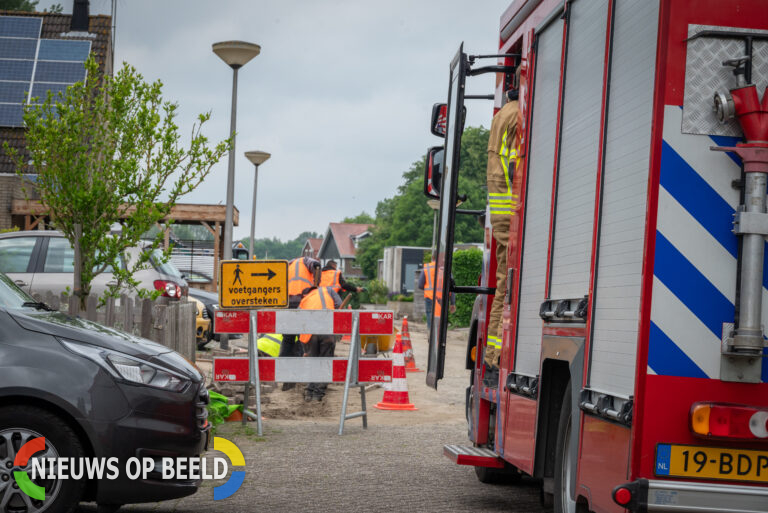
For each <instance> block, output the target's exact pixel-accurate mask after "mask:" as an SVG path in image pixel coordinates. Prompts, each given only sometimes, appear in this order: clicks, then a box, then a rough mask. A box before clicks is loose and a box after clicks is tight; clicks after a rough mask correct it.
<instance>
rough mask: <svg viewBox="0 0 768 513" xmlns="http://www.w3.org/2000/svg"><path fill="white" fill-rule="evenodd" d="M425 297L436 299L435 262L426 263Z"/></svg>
mask: <svg viewBox="0 0 768 513" xmlns="http://www.w3.org/2000/svg"><path fill="white" fill-rule="evenodd" d="M424 297H425V298H427V299H434V297H435V263H434V262H429V263H428V264H424Z"/></svg>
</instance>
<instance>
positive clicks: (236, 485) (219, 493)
mask: <svg viewBox="0 0 768 513" xmlns="http://www.w3.org/2000/svg"><path fill="white" fill-rule="evenodd" d="M213 448H214V450H216V451H221V452H223V453H224V454H225V455H226V456H227V458H229V461H231V462H232V465H234V466H236V467H244V466H245V458H244V457H243V453H242V452H241V451H240V449H239V448H238V447H237V446H236V445H235V444H233V443H232V442H230V441H229V440H227V439H226V438H220V437H218V436H217V437H214V438H213ZM243 481H245V471H244V470H233V471H232V475H231V476H229V479H228V480H227V482H226V483H224V484H223V485H221V486H217V487H216V488H214V489H213V500H215V501H219V500H222V499H226V498H227V497H230V496H232V495H233V494H234V493H235V492H236V491H238V490H239V489H240V487H241V486H243Z"/></svg>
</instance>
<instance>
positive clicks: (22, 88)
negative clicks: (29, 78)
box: [0, 80, 29, 103]
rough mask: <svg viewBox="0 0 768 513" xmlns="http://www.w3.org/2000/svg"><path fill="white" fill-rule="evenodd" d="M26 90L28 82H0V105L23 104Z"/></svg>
mask: <svg viewBox="0 0 768 513" xmlns="http://www.w3.org/2000/svg"><path fill="white" fill-rule="evenodd" d="M28 90H29V82H6V81H4V80H3V81H0V103H24V102H25V101H27V91H28Z"/></svg>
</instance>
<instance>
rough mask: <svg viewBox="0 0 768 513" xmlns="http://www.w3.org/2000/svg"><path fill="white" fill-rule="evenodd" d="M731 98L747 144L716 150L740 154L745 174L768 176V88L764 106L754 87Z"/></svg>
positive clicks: (732, 94)
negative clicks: (765, 174) (764, 174)
mask: <svg viewBox="0 0 768 513" xmlns="http://www.w3.org/2000/svg"><path fill="white" fill-rule="evenodd" d="M731 96H732V97H733V107H734V111H735V114H736V119H738V120H739V124H740V125H741V129H742V131H743V132H744V138H745V139H746V140H747V142H746V143H739V144H737V145H736V146H731V147H723V146H717V147H712V149H713V150H717V151H732V152H734V153H736V154H737V155H738V156H739V157H741V160H742V162H744V172H745V173H768V88H766V90H765V92H763V102H762V105H761V104H760V101H759V99H758V97H757V87H756V86H754V85H750V86H745V87H739V88H738V89H731Z"/></svg>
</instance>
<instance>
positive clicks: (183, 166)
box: [5, 57, 229, 307]
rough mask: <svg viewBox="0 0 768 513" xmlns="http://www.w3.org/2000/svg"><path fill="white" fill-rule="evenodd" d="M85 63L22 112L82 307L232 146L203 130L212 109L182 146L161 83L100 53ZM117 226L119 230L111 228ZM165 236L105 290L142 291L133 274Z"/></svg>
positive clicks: (19, 163)
mask: <svg viewBox="0 0 768 513" xmlns="http://www.w3.org/2000/svg"><path fill="white" fill-rule="evenodd" d="M85 67H86V71H87V76H86V79H85V80H84V81H83V82H79V83H77V84H74V85H73V86H70V87H68V88H67V90H66V91H65V92H64V93H58V94H57V95H56V96H54V95H52V94H51V93H50V92H49V93H48V96H47V98H46V99H45V100H44V101H43V102H42V103H41V104H40V105H34V104H32V105H30V106H29V107H28V108H26V109H25V112H24V124H25V125H26V127H27V132H26V137H27V148H28V150H29V152H30V155H31V162H30V163H31V167H32V170H34V172H35V173H37V184H36V188H37V191H38V193H39V194H40V200H41V202H42V203H43V205H45V207H46V208H47V211H48V214H49V215H50V217H51V222H52V224H53V225H54V227H55V228H57V229H58V230H60V231H61V232H63V233H64V235H65V236H66V237H67V239H68V240H69V242H70V243H71V244H72V247H73V248H74V250H75V273H74V275H75V276H74V284H73V285H74V286H73V291H74V294H75V295H76V296H78V297H79V298H80V304H81V307H84V306H85V304H86V300H87V297H88V295H89V293H90V290H91V281H92V280H93V278H94V277H95V276H97V275H98V274H100V273H102V272H104V271H105V269H107V267H109V266H112V264H114V263H115V262H117V261H118V259H119V258H120V257H121V256H122V255H124V254H125V250H126V249H128V248H130V247H134V246H137V245H139V242H140V240H141V236H142V234H144V233H145V232H147V231H148V230H149V229H150V228H151V227H152V226H154V225H155V224H156V223H159V222H161V221H162V220H163V219H165V218H166V217H167V216H168V214H169V213H170V210H171V208H172V207H173V205H174V204H175V203H176V201H177V200H178V199H179V198H181V197H182V196H184V195H185V194H187V193H189V192H190V191H192V190H193V189H194V188H195V187H197V186H198V185H199V184H200V183H201V182H202V181H203V180H204V179H205V177H206V176H208V173H209V172H210V170H211V167H212V166H213V165H214V164H215V163H216V162H218V161H219V160H220V159H221V157H222V156H223V155H224V154H226V152H227V150H228V149H229V141H222V142H219V143H217V144H216V145H215V146H211V145H209V143H208V139H207V138H206V137H205V136H204V135H203V134H202V132H201V129H202V125H203V124H204V123H205V122H206V121H207V120H208V119H209V117H210V114H201V115H200V116H199V117H198V121H197V122H196V123H195V125H194V126H193V128H192V132H191V137H190V140H189V142H188V143H187V144H184V145H182V142H181V135H180V134H179V127H178V126H177V125H176V123H175V117H176V110H177V105H176V104H175V103H171V102H169V101H166V100H165V99H164V98H163V96H162V83H161V82H159V81H157V82H154V83H147V82H145V81H144V78H143V77H142V76H141V75H140V74H139V73H138V72H137V71H136V70H135V69H134V68H133V67H131V66H129V65H128V64H124V65H123V68H122V69H121V70H120V71H119V72H118V73H117V74H116V75H115V76H114V77H109V76H103V75H101V74H100V73H99V69H98V65H97V64H96V61H95V60H94V59H93V57H91V58H89V59H88V61H87V62H86V64H85ZM5 149H6V151H7V152H9V153H10V154H12V155H14V156H15V160H16V170H17V172H18V173H19V174H21V173H22V172H23V171H24V170H25V169H26V167H27V166H26V162H24V161H23V159H22V158H21V156H20V155H19V154H18V152H14V151H13V150H12V149H11V148H10V147H9V146H8V144H7V143H6V144H5ZM22 176H23V175H22ZM117 223H119V224H121V225H122V229H121V230H120V231H117V232H113V230H112V229H113V226H114V225H116V224H117ZM161 241H162V234H161V233H160V234H158V236H157V237H155V239H154V240H152V241H151V242H150V243H148V247H146V249H147V251H143V252H141V253H140V256H139V257H138V258H137V259H135V261H128V262H126V266H125V268H123V267H122V266H119V265H114V266H113V268H114V269H113V272H114V275H115V284H114V285H112V286H111V287H110V289H109V290H108V291H107V294H111V295H116V294H117V293H119V291H120V290H121V289H123V288H125V287H131V288H137V286H138V282H137V281H136V280H134V279H133V274H134V273H135V272H136V271H137V270H139V269H141V268H144V267H146V266H147V261H148V260H149V253H150V250H151V249H154V248H157V247H158V246H159V244H160V242H161ZM139 293H140V294H146V293H147V291H143V290H139Z"/></svg>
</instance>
